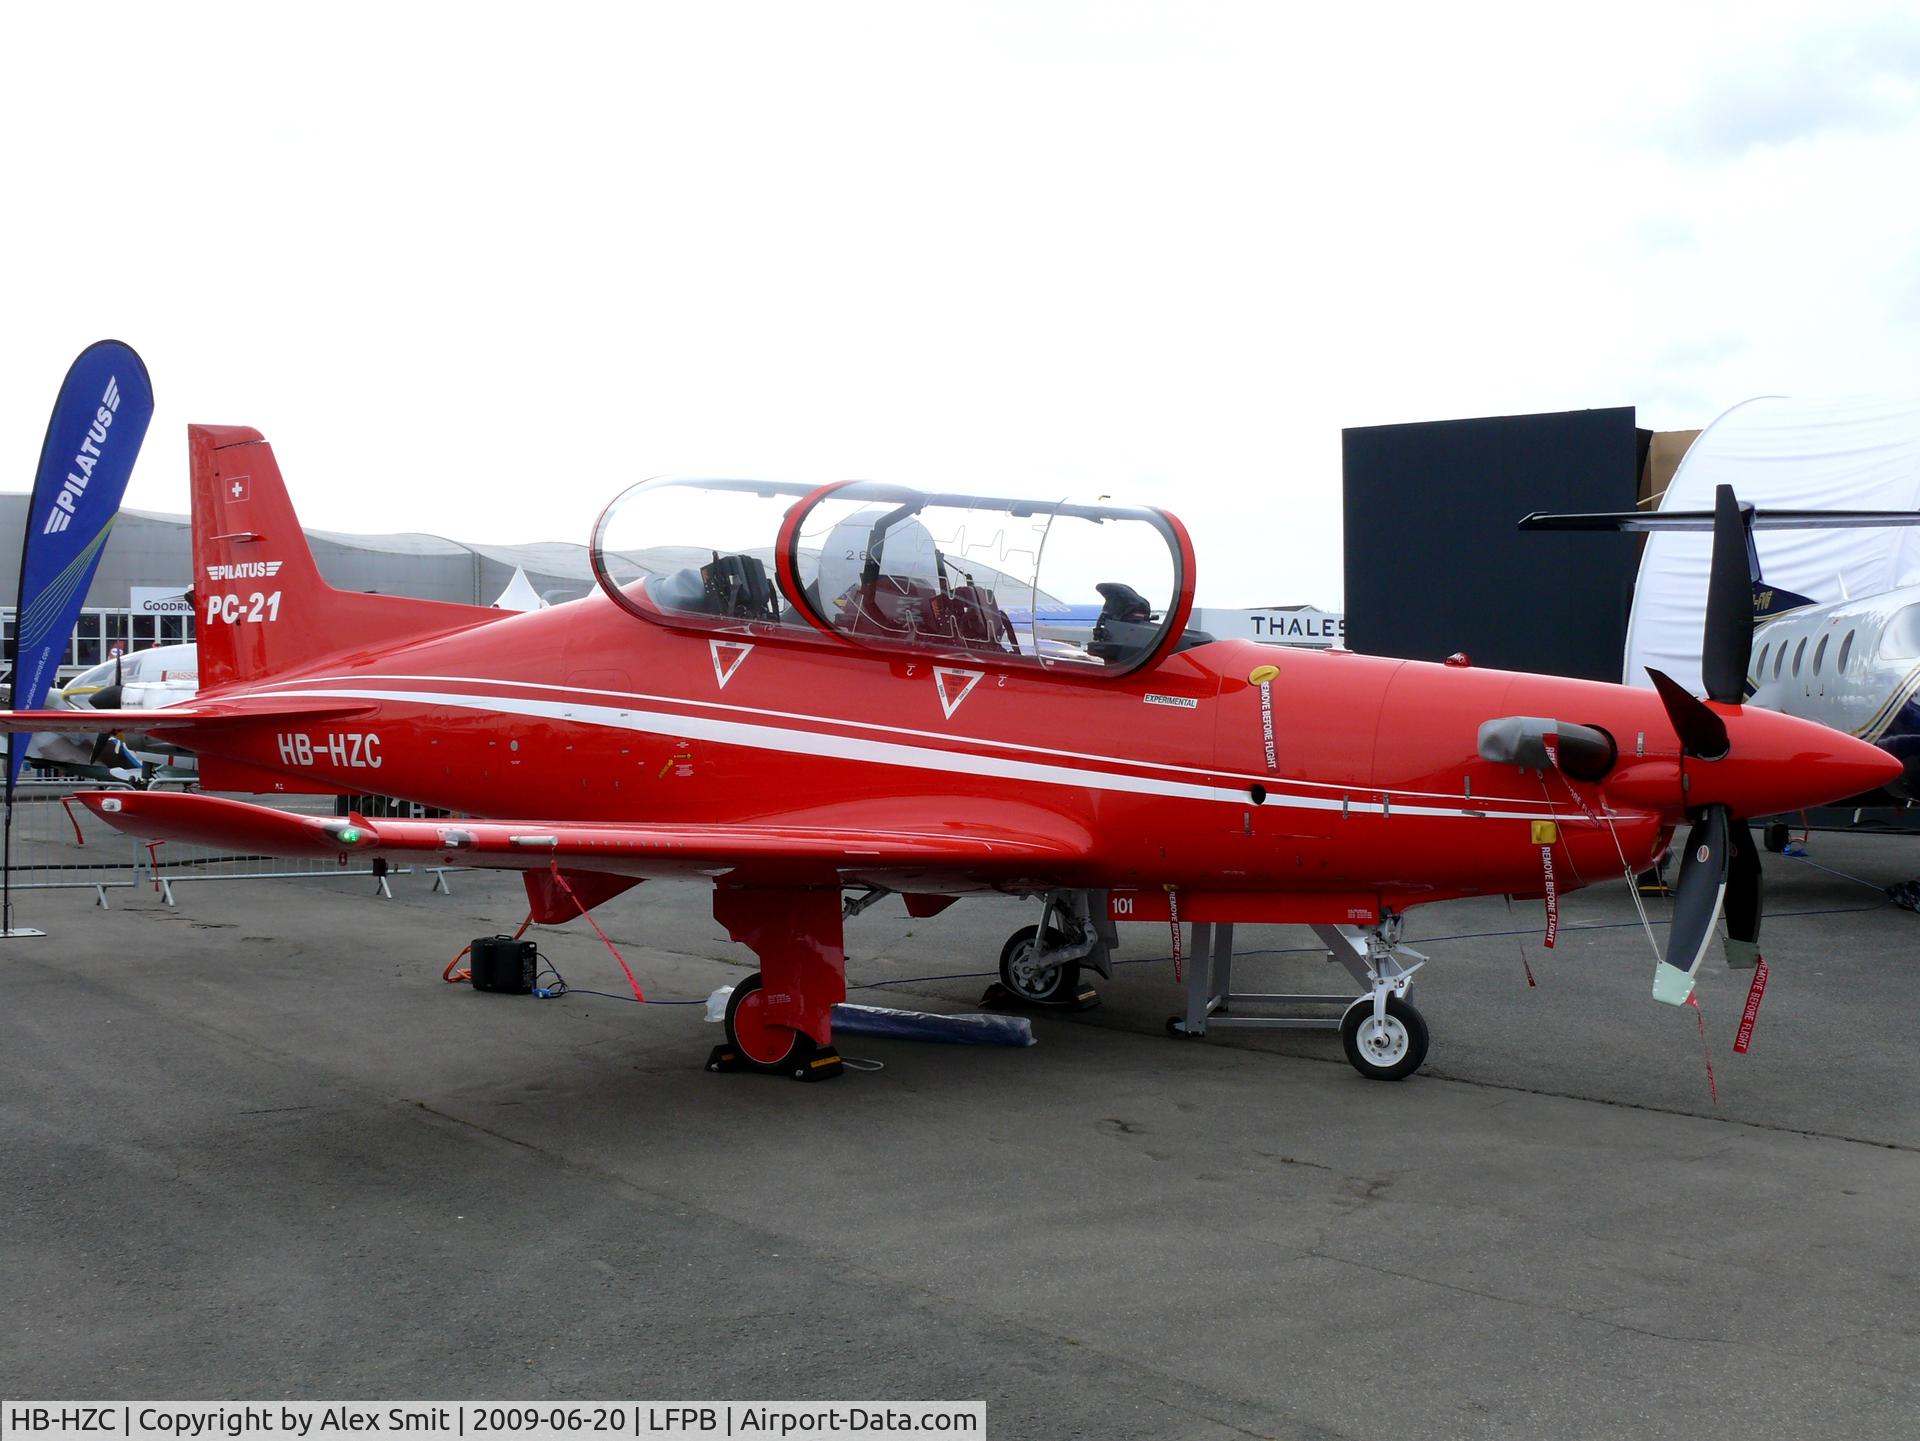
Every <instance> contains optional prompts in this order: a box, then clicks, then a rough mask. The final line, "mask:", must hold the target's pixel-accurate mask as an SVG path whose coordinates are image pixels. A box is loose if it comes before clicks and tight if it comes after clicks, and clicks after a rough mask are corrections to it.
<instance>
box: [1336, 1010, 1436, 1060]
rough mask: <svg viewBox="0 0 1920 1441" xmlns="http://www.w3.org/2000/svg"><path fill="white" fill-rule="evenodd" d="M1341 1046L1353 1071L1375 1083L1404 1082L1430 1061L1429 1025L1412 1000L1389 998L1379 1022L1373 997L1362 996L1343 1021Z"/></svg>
mask: <svg viewBox="0 0 1920 1441" xmlns="http://www.w3.org/2000/svg"><path fill="white" fill-rule="evenodd" d="M1340 1045H1341V1047H1342V1048H1343V1049H1344V1050H1345V1051H1346V1053H1347V1060H1348V1062H1349V1063H1350V1064H1351V1065H1352V1066H1353V1068H1354V1070H1356V1071H1358V1072H1359V1073H1360V1074H1361V1075H1363V1076H1365V1077H1367V1078H1368V1079H1369V1080H1374V1081H1404V1080H1405V1079H1406V1078H1407V1077H1408V1076H1411V1075H1412V1074H1413V1073H1414V1072H1415V1071H1417V1070H1419V1069H1420V1063H1421V1062H1422V1061H1424V1060H1426V1058H1427V1022H1426V1018H1425V1017H1423V1016H1422V1015H1421V1014H1420V1013H1419V1012H1418V1011H1417V1010H1415V1009H1414V1008H1413V1005H1412V1003H1411V1002H1409V1001H1403V1000H1401V999H1400V997H1398V996H1388V997H1387V1014H1386V1017H1385V1019H1383V1020H1379V1021H1376V1020H1375V1019H1374V1015H1373V997H1371V996H1363V997H1362V998H1361V999H1360V1000H1358V1001H1356V1002H1354V1003H1353V1005H1351V1006H1349V1007H1348V1008H1347V1013H1346V1015H1344V1016H1342V1017H1341V1018H1340Z"/></svg>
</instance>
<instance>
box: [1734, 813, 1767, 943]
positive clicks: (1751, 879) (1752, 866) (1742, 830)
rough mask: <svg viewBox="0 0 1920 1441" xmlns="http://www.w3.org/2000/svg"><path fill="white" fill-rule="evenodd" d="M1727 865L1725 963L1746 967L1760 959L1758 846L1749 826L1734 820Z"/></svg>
mask: <svg viewBox="0 0 1920 1441" xmlns="http://www.w3.org/2000/svg"><path fill="white" fill-rule="evenodd" d="M1732 842H1733V855H1732V858H1731V859H1730V861H1729V862H1728V866H1727V964H1728V965H1729V966H1732V967H1733V968H1734V969H1735V970H1741V971H1750V970H1752V969H1753V967H1754V964H1755V962H1757V961H1758V960H1759V959H1760V895H1761V877H1760V847H1759V846H1758V845H1756V844H1755V843H1754V839H1753V827H1752V826H1750V825H1748V824H1747V823H1746V822H1745V821H1737V822H1735V823H1734V827H1733V833H1732Z"/></svg>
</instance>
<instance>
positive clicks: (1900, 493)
mask: <svg viewBox="0 0 1920 1441" xmlns="http://www.w3.org/2000/svg"><path fill="white" fill-rule="evenodd" d="M1719 485H1731V486H1732V487H1733V490H1734V494H1735V495H1737V496H1738V497H1739V498H1740V499H1741V500H1743V501H1747V502H1750V503H1752V504H1753V505H1756V506H1758V507H1760V508H1761V509H1766V508H1767V507H1769V506H1780V507H1786V508H1792V509H1800V510H1920V397H1912V396H1904V397H1887V396H1874V397H1869V396H1852V397H1846V398H1842V399H1830V400H1790V399H1787V398H1786V397H1784V396H1777V395H1768V396H1761V397H1759V398H1757V399H1754V400H1748V401H1743V402H1742V403H1741V404H1739V405H1736V406H1734V407H1733V409H1731V410H1729V411H1727V412H1726V414H1724V415H1722V416H1721V417H1720V418H1719V419H1718V420H1716V421H1714V423H1713V424H1712V425H1710V426H1708V427H1707V428H1706V429H1705V430H1703V431H1702V432H1701V433H1700V437H1699V439H1697V440H1695V441H1694V443H1693V445H1692V446H1691V447H1690V448H1689V449H1688V451H1687V454H1686V458H1685V459H1683V460H1682V461H1681V462H1680V468H1679V470H1678V471H1676V472H1675V473H1674V477H1673V483H1672V485H1670V486H1669V487H1668V488H1667V493H1666V495H1665V496H1664V497H1663V498H1662V500H1661V503H1660V508H1661V509H1662V510H1712V509H1713V497H1714V488H1715V487H1716V486H1719ZM1754 544H1755V546H1756V548H1757V549H1758V551H1759V554H1760V570H1761V573H1762V575H1763V576H1764V577H1765V578H1766V580H1767V581H1768V582H1769V583H1770V584H1773V585H1778V586H1783V587H1785V588H1786V589H1787V590H1791V591H1797V592H1798V593H1799V594H1801V595H1804V596H1806V597H1808V598H1809V599H1811V600H1814V601H1817V602H1820V603H1822V604H1825V603H1827V602H1830V601H1837V600H1844V599H1846V598H1848V597H1854V598H1858V597H1860V596H1866V595H1875V594H1878V593H1879V592H1881V591H1887V590H1895V589H1897V588H1899V587H1901V586H1905V585H1914V584H1920V527H1914V526H1902V527H1895V528H1890V529H1885V530H1842V529H1834V530H1761V531H1756V532H1754ZM1712 555H1713V537H1712V536H1711V535H1709V534H1707V533H1705V532H1696V531H1683V532H1672V531H1669V532H1656V533H1655V534H1652V535H1649V536H1648V537H1647V547H1646V550H1645V552H1644V553H1643V554H1642V556H1641V558H1640V579H1639V582H1638V583H1637V584H1636V586H1635V587H1634V595H1633V616H1632V619H1631V620H1629V621H1628V623H1627V652H1626V674H1625V676H1624V677H1623V679H1624V680H1625V681H1626V683H1627V684H1628V685H1641V686H1644V685H1647V684H1649V682H1648V680H1647V670H1646V668H1647V667H1648V666H1653V667H1655V668H1657V669H1659V670H1663V671H1665V672H1666V673H1667V674H1668V675H1670V676H1672V677H1673V678H1674V679H1675V680H1677V681H1679V682H1680V684H1681V685H1683V686H1686V687H1687V688H1688V689H1690V690H1692V691H1695V692H1698V691H1699V690H1700V689H1701V681H1700V627H1701V623H1702V620H1703V618H1704V616H1705V613H1706V604H1707V570H1708V567H1709V563H1710V561H1711V558H1712Z"/></svg>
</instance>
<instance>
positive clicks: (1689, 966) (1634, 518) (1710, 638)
mask: <svg viewBox="0 0 1920 1441" xmlns="http://www.w3.org/2000/svg"><path fill="white" fill-rule="evenodd" d="M1893 525H1920V512H1914V511H1869V510H1840V511H1836V510H1773V509H1768V510H1756V509H1754V507H1753V506H1751V505H1747V504H1744V503H1743V502H1741V501H1740V499H1739V498H1738V497H1737V496H1735V495H1734V493H1733V487H1732V486H1730V485H1721V486H1716V487H1715V489H1714V496H1713V509H1712V510H1711V511H1700V510H1694V511H1676V510H1660V511H1622V512H1610V513H1607V514H1587V515H1549V514H1546V513H1545V512H1541V511H1536V512H1534V513H1533V514H1532V515H1529V516H1527V517H1526V518H1525V519H1523V520H1522V521H1521V522H1520V529H1522V530H1588V531H1592V530H1617V531H1640V532H1649V531H1695V532H1698V531H1703V530H1711V531H1712V532H1713V559H1712V563H1711V566H1710V568H1709V570H1708V573H1707V606H1706V617H1705V621H1704V623H1703V626H1702V633H1701V639H1700V680H1701V684H1702V686H1703V688H1704V689H1705V690H1706V693H1707V700H1710V701H1715V702H1717V703H1719V704H1721V705H1734V706H1737V705H1742V704H1744V703H1745V701H1746V695H1747V667H1748V666H1749V665H1750V664H1752V661H1753V622H1754V619H1755V617H1756V615H1764V614H1766V613H1768V607H1769V606H1770V605H1773V604H1777V601H1776V600H1775V599H1773V597H1772V592H1770V591H1769V592H1763V591H1762V589H1761V580H1760V560H1759V556H1758V554H1757V553H1756V551H1755V549H1754V544H1753V532H1754V531H1755V530H1774V529H1780V530H1786V529H1803V528H1824V527H1832V526H1864V527H1877V526H1893ZM1804 600H1805V598H1804V597H1800V596H1790V603H1801V602H1803V601H1804ZM1647 675H1648V677H1649V678H1650V679H1651V680H1652V681H1653V688H1654V690H1655V691H1656V692H1658V693H1659V696H1660V703H1661V705H1662V706H1663V707H1665V709H1666V712H1667V719H1668V720H1669V721H1671V722H1672V723H1673V729H1674V733H1675V734H1676V735H1678V736H1679V738H1680V747H1681V749H1682V750H1683V751H1684V752H1685V753H1686V755H1687V756H1688V757H1690V758H1691V759H1693V760H1697V761H1704V762H1714V761H1720V760H1724V759H1725V758H1726V757H1727V755H1728V754H1729V752H1730V751H1731V743H1730V741H1729V738H1728V734H1727V722H1726V718H1725V717H1723V716H1721V715H1720V714H1719V713H1718V712H1716V711H1714V710H1713V709H1712V708H1711V707H1709V706H1708V705H1707V704H1706V703H1705V702H1704V701H1701V700H1699V699H1698V698H1697V697H1695V696H1694V695H1693V694H1691V693H1690V692H1689V691H1688V690H1687V689H1686V687H1684V686H1682V685H1681V684H1680V683H1679V682H1678V681H1676V680H1674V679H1673V677H1672V676H1669V675H1666V674H1664V673H1663V672H1661V671H1657V670H1654V669H1653V668H1652V667H1648V669H1647ZM1483 754H1484V752H1483ZM1916 759H1920V757H1917V758H1916ZM1916 769H1920V766H1917V767H1916ZM1694 774H1695V775H1696V776H1697V775H1699V774H1700V772H1698V771H1696V772H1694ZM1760 897H1761V875H1760V848H1759V847H1758V846H1756V845H1755V844H1754V840H1753V831H1752V829H1751V828H1750V827H1749V826H1748V824H1747V818H1746V817H1744V816H1739V815H1736V814H1735V813H1734V811H1733V809H1732V807H1731V806H1728V805H1725V804H1721V803H1713V804H1708V805H1704V806H1700V807H1696V808H1695V812H1694V824H1693V827H1692V829H1691V830H1690V831H1689V833H1688V835H1687V845H1686V849H1685V851H1684V852H1683V853H1682V855H1681V858H1680V874H1679V877H1678V879H1677V881H1676V882H1675V885H1674V906H1673V926H1672V930H1671V931H1670V933H1669V936H1668V940H1667V954H1666V957H1665V959H1663V960H1662V961H1661V962H1660V964H1659V966H1658V968H1657V969H1656V971H1655V973H1654V981H1653V994H1654V997H1655V999H1657V1000H1662V1001H1667V1002H1669V1003H1671V1004H1673V1005H1681V1004H1684V1003H1685V1001H1686V1000H1687V998H1688V997H1689V996H1690V995H1691V994H1692V992H1693V977H1694V973H1695V972H1696V971H1697V970H1698V969H1699V966H1700V960H1701V958H1702V957H1703V956H1704V955H1705V954H1706V949H1707V943H1708V942H1709V941H1710V940H1711V939H1712V936H1713V930H1714V926H1715V924H1716V923H1717V922H1718V921H1719V920H1720V918H1721V916H1722V915H1723V914H1724V915H1725V917H1726V923H1727V947H1726V949H1727V964H1728V965H1730V966H1734V967H1736V968H1751V967H1752V966H1753V965H1754V964H1755V963H1756V962H1757V961H1758V960H1759V956H1760V950H1759V942H1760Z"/></svg>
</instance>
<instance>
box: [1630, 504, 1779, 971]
mask: <svg viewBox="0 0 1920 1441" xmlns="http://www.w3.org/2000/svg"><path fill="white" fill-rule="evenodd" d="M1752 546H1753V507H1752V506H1750V505H1748V506H1743V505H1742V504H1741V503H1740V502H1739V501H1738V500H1737V499H1736V498H1735V497H1734V493H1733V487H1732V486H1730V485H1722V486H1719V487H1717V488H1716V489H1715V491H1714V498H1713V561H1712V564H1711V566H1710V568H1709V570H1708V572H1707V614H1706V619H1705V621H1704V623H1703V625H1702V627H1701V637H1700V679H1701V682H1702V683H1703V684H1704V685H1705V687H1706V692H1707V699H1708V700H1715V701H1719V702H1720V703H1721V704H1723V705H1739V704H1741V703H1742V702H1743V701H1744V700H1745V699H1746V695H1747V667H1748V666H1749V665H1750V664H1751V663H1752V661H1753V583H1752V568H1751V563H1750V562H1751V558H1750V556H1749V555H1748V552H1749V550H1750V549H1751V548H1752ZM1647 675H1648V677H1649V678H1650V679H1651V680H1652V681H1653V688H1654V690H1655V691H1657V692H1658V693H1659V696H1660V704H1661V705H1663V706H1664V707H1665V708H1666V712H1667V719H1668V720H1670V721H1672V722H1673V729H1674V733H1675V734H1676V735H1678V736H1679V737H1680V745H1681V748H1682V749H1683V750H1685V751H1686V753H1687V754H1688V755H1689V756H1692V757H1694V758H1695V759H1697V760H1703V761H1717V760H1722V759H1724V758H1725V757H1726V755H1727V753H1728V751H1729V750H1730V749H1731V748H1732V747H1731V743H1730V742H1729V740H1728V738H1727V723H1726V720H1725V719H1724V718H1723V717H1721V716H1720V715H1718V714H1716V713H1715V712H1714V711H1713V710H1711V709H1710V708H1709V707H1708V706H1707V705H1706V704H1705V702H1703V701H1700V700H1697V699H1696V698H1695V697H1694V696H1692V695H1691V694H1689V693H1688V691H1687V689H1686V687H1684V686H1682V685H1681V684H1680V683H1679V682H1678V681H1676V680H1675V679H1674V678H1673V677H1672V676H1670V675H1667V674H1665V673H1664V672H1661V671H1657V670H1654V669H1653V668H1652V667H1651V666H1649V667H1648V668H1647ZM1723 912H1724V913H1725V915H1726V918H1727V937H1728V939H1727V961H1728V963H1729V964H1730V965H1740V964H1742V963H1744V964H1745V965H1747V966H1752V965H1753V964H1754V962H1755V961H1756V960H1757V959H1758V958H1759V955H1760V949H1759V942H1760V856H1759V852H1758V850H1757V849H1756V848H1755V846H1754V844H1753V832H1752V830H1751V829H1750V828H1749V827H1748V825H1747V823H1746V820H1745V819H1744V818H1743V817H1738V816H1735V815H1734V813H1733V811H1732V809H1731V808H1729V807H1727V806H1724V805H1710V806H1707V807H1705V808H1704V809H1703V810H1702V811H1701V812H1700V818H1699V819H1698V820H1697V821H1695V822H1694V825H1693V829H1692V830H1691V831H1689V832H1688V834H1687V847H1686V850H1685V851H1684V852H1683V853H1682V855H1681V857H1680V875H1679V879H1678V880H1677V881H1676V882H1675V884H1674V888H1673V925H1672V927H1671V928H1670V929H1669V930H1668V932H1667V954H1666V957H1665V958H1664V959H1663V960H1662V961H1661V962H1660V964H1659V965H1658V966H1656V967H1655V968H1654V975H1653V998H1654V999H1655V1000H1656V1001H1665V1002H1667V1003H1668V1004H1669V1005H1674V1006H1680V1005H1685V1004H1686V1001H1687V998H1688V997H1689V996H1691V995H1692V994H1693V978H1694V974H1695V972H1697V971H1698V970H1699V969H1700V961H1701V959H1702V958H1703V957H1704V956H1705V955H1706V953H1707V944H1708V942H1709V941H1711V940H1712V939H1713V931H1714V927H1715V925H1716V924H1717V923H1718V922H1719V920H1720V917H1721V915H1722V913H1723Z"/></svg>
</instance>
